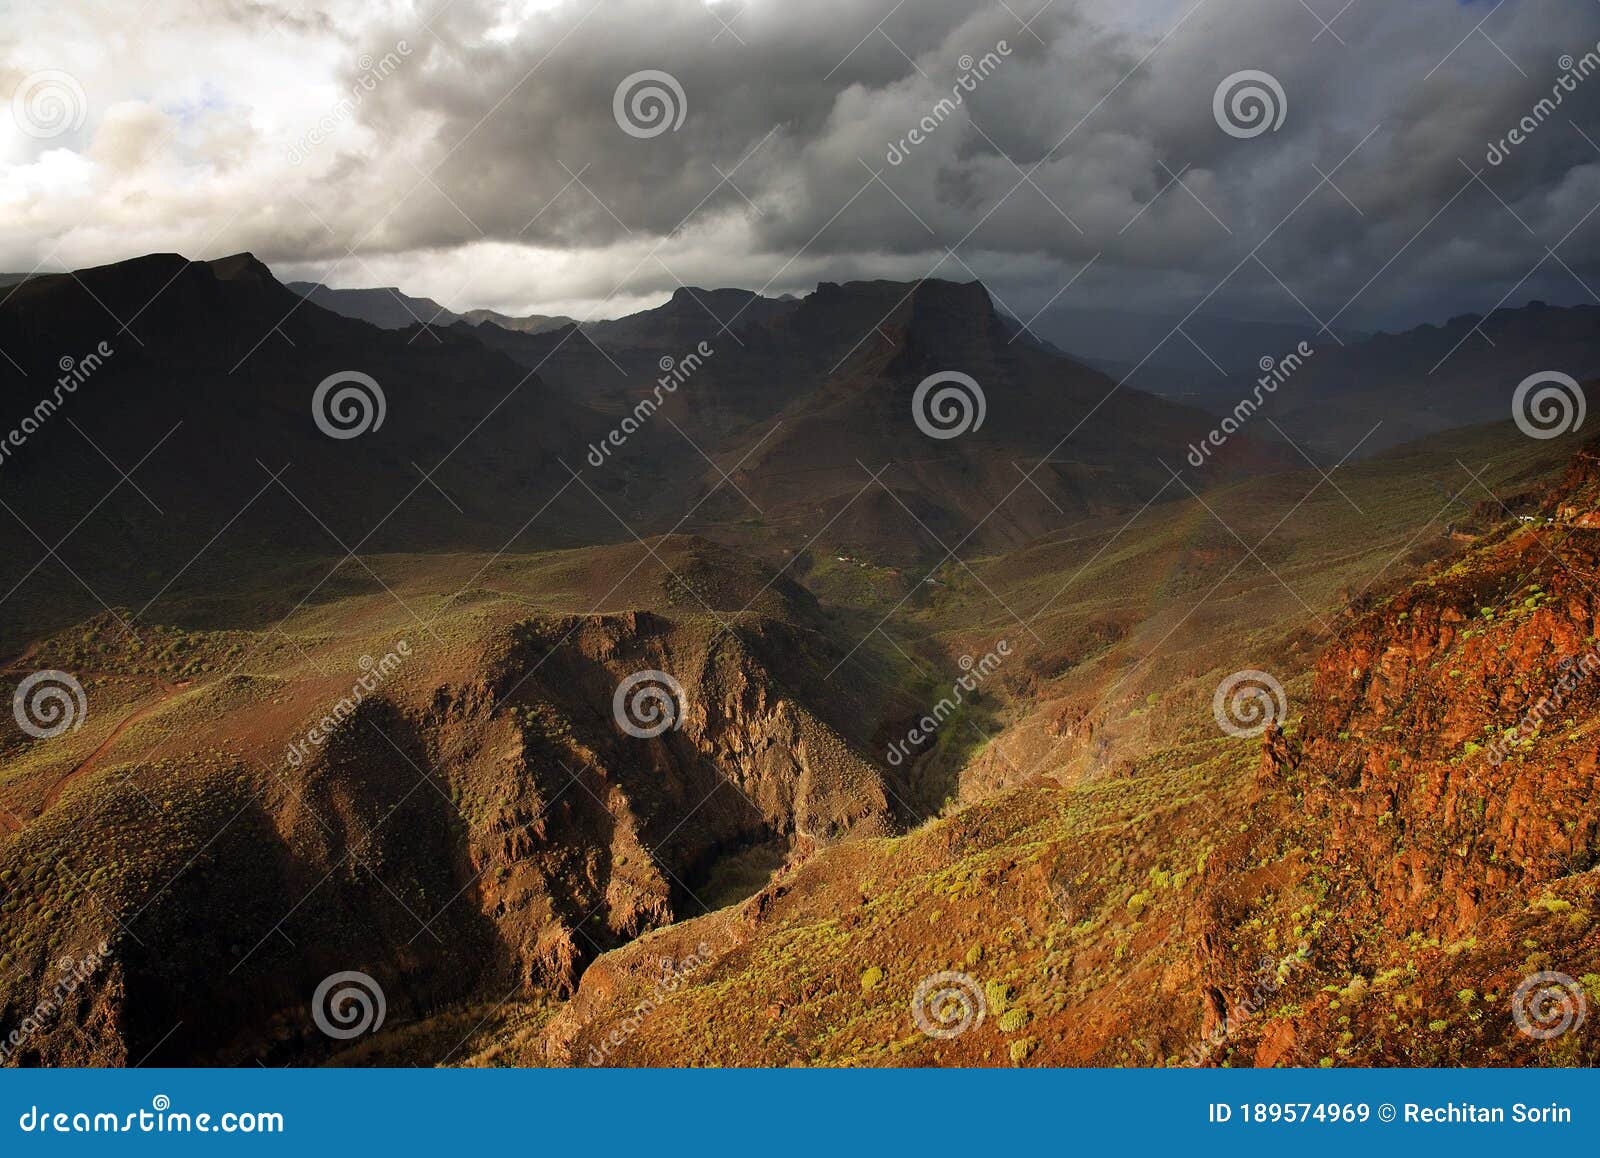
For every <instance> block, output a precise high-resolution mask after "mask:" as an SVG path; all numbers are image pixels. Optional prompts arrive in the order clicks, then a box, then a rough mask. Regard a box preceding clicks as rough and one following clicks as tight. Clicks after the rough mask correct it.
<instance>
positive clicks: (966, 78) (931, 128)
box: [884, 40, 1011, 165]
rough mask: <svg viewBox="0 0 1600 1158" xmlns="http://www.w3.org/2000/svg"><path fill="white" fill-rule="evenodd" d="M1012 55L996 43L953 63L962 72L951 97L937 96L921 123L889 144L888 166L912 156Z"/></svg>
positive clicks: (951, 88)
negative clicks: (981, 52)
mask: <svg viewBox="0 0 1600 1158" xmlns="http://www.w3.org/2000/svg"><path fill="white" fill-rule="evenodd" d="M1010 55H1011V45H1010V44H1008V43H1006V42H1005V41H1004V40H999V41H996V42H995V46H994V49H993V51H990V52H986V53H984V54H983V55H982V56H980V57H978V59H976V60H974V59H973V58H972V55H971V54H970V53H968V54H964V55H962V56H961V58H960V59H958V60H957V61H956V65H957V67H959V68H960V69H961V75H960V76H958V77H956V83H955V84H953V85H951V86H950V95H949V96H947V97H940V98H939V100H938V101H937V102H936V103H935V104H934V106H933V107H932V108H931V109H929V110H928V111H927V113H925V114H924V115H923V117H922V119H921V120H920V121H918V122H917V123H916V124H915V125H913V126H912V127H911V130H910V131H909V132H908V133H906V135H905V136H903V137H901V138H900V139H899V140H898V141H890V142H889V150H888V152H887V153H886V154H885V155H884V160H886V161H888V162H889V164H891V165H899V164H900V163H901V162H902V161H904V160H905V159H906V158H907V157H909V156H910V155H911V150H912V149H914V148H916V147H917V146H918V145H921V144H924V143H925V142H926V141H927V140H928V139H929V138H930V137H932V136H933V134H934V133H935V132H937V131H938V129H939V126H940V125H942V124H944V123H945V121H947V120H949V119H950V117H951V116H952V115H954V113H955V111H956V110H957V109H958V108H960V107H961V106H962V105H963V104H965V103H966V98H967V94H968V93H972V92H976V91H977V89H978V83H979V82H980V81H984V80H988V79H989V77H990V76H992V75H993V74H994V71H995V70H996V69H997V68H999V67H1000V65H1001V64H1002V63H1003V62H1004V60H1005V59H1006V57H1008V56H1010Z"/></svg>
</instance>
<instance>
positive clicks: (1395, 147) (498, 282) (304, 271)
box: [0, 0, 1600, 332]
mask: <svg viewBox="0 0 1600 1158" xmlns="http://www.w3.org/2000/svg"><path fill="white" fill-rule="evenodd" d="M136 9H137V6H128V5H120V4H118V5H113V4H101V3H90V2H88V0H66V2H64V3H62V4H58V5H54V6H50V7H49V8H48V9H46V8H43V7H41V8H40V9H39V10H37V11H29V12H24V13H18V14H16V15H15V17H14V18H8V23H9V24H10V25H11V31H10V35H11V36H12V37H13V38H14V39H13V40H12V41H11V42H10V43H7V44H3V45H0V83H3V85H4V88H5V90H6V91H7V92H12V93H16V94H17V98H18V99H16V100H14V101H13V102H12V117H11V118H10V121H9V122H7V129H8V130H9V132H8V133H7V135H6V137H5V145H4V149H3V152H0V159H3V170H0V204H3V206H4V209H5V212H4V214H3V219H0V264H3V265H4V266H5V267H7V268H9V269H13V270H17V271H26V270H29V269H33V268H35V267H42V268H47V269H48V268H61V267H64V266H77V265H84V264H92V263H97V262H104V261H112V260H117V259H120V258H124V257H128V256H132V255H133V254H136V253H141V252H148V251H151V250H174V251H178V252H182V253H184V254H187V255H189V256H192V257H207V256H216V255H219V254H222V253H227V252H234V251H238V250H243V249H249V250H252V251H254V252H255V253H256V254H257V255H258V256H260V257H262V258H263V259H264V260H266V261H268V262H269V263H270V264H272V265H273V266H274V268H275V269H277V270H278V271H279V272H280V274H283V275H285V276H306V277H316V278H323V279H326V280H328V281H329V282H330V283H332V284H335V285H370V284H399V285H400V286H402V287H403V288H404V289H406V290H407V291H409V292H412V293H418V294H426V295H429V296H433V297H435V298H437V299H438V300H440V301H441V302H443V303H445V304H446V305H449V306H451V307H453V308H457V309H465V308H470V307H475V306H489V307H494V308H499V309H506V310H513V311H537V312H567V313H576V314H578V315H580V316H608V315H615V314H618V313H622V312H626V311H627V310H628V309H631V308H636V307H638V306H641V305H647V304H653V303H655V302H658V301H660V300H662V299H663V298H664V297H665V296H666V295H667V294H669V293H670V292H671V291H672V290H673V289H675V288H677V286H678V285H680V284H691V285H717V286H723V285H737V286H744V287H748V288H752V289H765V290H766V291H768V292H771V293H778V292H790V291H804V290H806V289H808V288H809V287H810V286H812V285H814V284H815V283H816V282H817V281H818V280H843V279H849V278H862V277H889V278H913V277H920V276H925V275H932V276H938V277H949V278H955V279H959V280H966V279H970V278H973V277H981V278H982V279H983V280H984V281H985V282H986V284H988V285H989V286H990V288H991V289H992V290H993V292H994V293H995V294H996V296H997V297H998V298H999V299H1000V301H1001V303H1002V304H1003V305H1004V306H1006V307H1007V308H1009V309H1011V310H1012V311H1013V312H1015V313H1017V314H1018V315H1020V316H1021V317H1023V318H1027V317H1029V316H1031V314H1032V313H1033V312H1034V311H1035V310H1038V309H1039V308H1040V307H1042V306H1044V305H1045V304H1046V303H1047V302H1054V303H1055V304H1058V305H1072V304H1091V305H1098V306H1103V305H1106V304H1118V305H1121V306H1125V307H1127V308H1132V309H1144V310H1151V311H1163V312H1176V313H1182V312H1185V311H1188V310H1189V309H1191V308H1193V307H1195V306H1197V305H1200V304H1202V303H1204V308H1206V309H1208V310H1221V311H1224V312H1232V313H1239V314H1250V315H1254V316H1261V317H1275V318H1284V319H1307V318H1310V317H1315V318H1316V319H1317V320H1318V322H1319V324H1320V323H1323V322H1327V323H1330V324H1331V325H1332V327H1333V329H1334V330H1335V332H1338V331H1339V329H1340V328H1341V327H1360V328H1371V327H1376V326H1394V325H1400V324H1407V323H1410V322H1414V321H1418V320H1425V319H1431V318H1438V317H1442V316H1443V315H1444V314H1446V313H1449V312H1453V311H1460V310H1465V309H1478V310H1483V309H1487V308H1490V307H1492V306H1494V305H1496V304H1497V303H1498V301H1499V300H1500V299H1501V298H1502V297H1509V299H1510V300H1512V301H1521V300H1526V299H1528V298H1531V297H1536V296H1542V297H1546V298H1549V299H1550V300H1553V301H1563V302H1566V301H1592V300H1600V298H1597V297H1596V296H1595V292H1594V290H1592V289H1591V288H1590V287H1591V286H1600V214H1596V213H1595V207H1596V206H1597V204H1600V69H1596V70H1595V71H1594V72H1593V73H1590V74H1588V75H1582V74H1583V73H1584V70H1585V67H1586V66H1585V63H1584V62H1585V59H1586V58H1587V60H1588V61H1589V62H1590V63H1591V64H1593V63H1596V62H1600V47H1597V42H1600V4H1596V3H1591V2H1555V0H1505V2H1503V3H1499V4H1494V3H1487V2H1485V3H1465V4H1463V3H1457V2H1454V0H1414V2H1411V3H1406V4H1380V3H1376V2H1373V0H1353V2H1352V3H1348V4H1343V6H1342V7H1341V3H1340V2H1336V0H1307V2H1306V3H1304V4H1302V3H1301V2H1300V0H1198V2H1196V0H1186V2H1181V3H1179V2H1166V0H1142V2H1139V3H1120V4H1119V3H1114V2H1112V0H1053V2H1050V3H1041V0H1005V2H1004V3H1001V2H999V0H995V2H994V3H982V2H979V3H971V2H969V3H953V2H947V0H902V2H901V3H898V4H896V3H895V2H894V0H812V2H808V3H804V4H800V3H794V2H792V0H748V2H747V3H740V2H738V0H730V2H728V3H720V4H706V3H703V2H702V0H599V2H598V3H596V2H595V0H564V2H560V3H553V4H552V3H533V4H519V3H516V2H515V0H496V2H480V0H428V2H427V3H424V4H421V5H416V6H412V5H408V4H396V5H389V6H382V5H377V6H375V5H371V4H359V5H357V4H351V5H343V6H340V5H334V6H331V7H330V6H327V5H313V4H303V5H294V4H290V5H278V4H270V3H243V2H225V0H210V2H205V3H188V4H176V3H165V2H163V0H154V2H153V3H152V4H151V5H150V6H149V9H148V11H147V12H144V13H139V12H137V11H136ZM324 13H326V14H325V15H324ZM1240 73H1252V74H1266V76H1267V77H1268V78H1269V79H1270V81H1271V84H1270V85H1264V84H1263V83H1261V82H1251V81H1250V80H1249V79H1248V78H1246V79H1244V80H1239V81H1235V84H1236V85H1237V84H1244V85H1246V87H1255V88H1256V89H1257V90H1258V91H1260V92H1262V93H1264V94H1265V96H1266V99H1267V103H1268V105H1269V106H1270V107H1268V108H1265V109H1261V108H1255V109H1254V110H1252V108H1251V106H1250V105H1249V102H1248V101H1244V102H1243V103H1242V104H1241V105H1239V106H1238V107H1237V108H1232V107H1231V106H1230V105H1229V104H1228V102H1227V101H1226V100H1224V102H1223V104H1222V106H1221V109H1222V111H1223V113H1224V114H1227V115H1226V116H1224V117H1223V118H1222V119H1223V120H1225V119H1227V118H1228V116H1232V115H1234V114H1238V115H1239V116H1240V117H1243V118H1246V120H1244V121H1241V123H1232V122H1230V125H1224V124H1223V123H1222V120H1219V115H1218V109H1217V107H1216V106H1215V99H1214V98H1216V97H1217V94H1218V91H1219V87H1220V86H1223V85H1224V83H1225V82H1226V81H1227V80H1228V78H1230V77H1235V76H1236V74H1240ZM45 74H48V75H49V76H50V77H56V76H57V74H60V75H61V76H64V77H65V78H67V80H65V81H61V82H59V83H60V84H61V85H62V88H61V91H60V93H59V94H58V95H59V96H60V97H61V99H63V100H65V101H66V102H67V112H68V114H69V115H68V116H67V118H66V122H65V127H62V126H61V125H60V124H57V123H52V124H45V125H41V124H39V123H33V124H30V123H29V117H30V116H36V115H42V114H37V113H35V112H31V111H30V106H29V104H28V102H27V101H26V100H25V99H24V97H25V96H26V93H25V91H24V90H25V89H26V88H27V86H28V84H29V83H30V81H32V82H33V83H34V84H35V86H37V84H38V83H39V82H38V81H37V80H36V79H35V78H37V77H39V76H40V75H45ZM640 74H645V75H642V76H641V75H640ZM629 78H635V79H634V82H633V83H634V87H635V88H637V87H638V86H641V85H642V86H644V88H646V89H653V90H654V91H655V93H656V95H657V96H659V97H660V98H661V100H660V101H658V102H655V103H652V101H651V99H650V96H649V94H648V93H646V94H644V95H641V96H639V97H638V100H637V101H634V102H630V101H629V100H628V97H629V95H630V93H631V92H632V91H633V90H630V89H626V88H624V89H622V92H621V101H620V103H619V87H620V86H624V84H625V82H627V81H628V79H629ZM74 85H75V86H76V88H74ZM1279 93H1281V97H1280V96H1279ZM1556 94H1559V101H1557V98H1556ZM1223 95H1224V97H1226V95H1227V91H1226V90H1224V94H1223ZM1541 101H1543V102H1545V103H1544V104H1541ZM1252 111H1254V112H1256V113H1258V114H1262V115H1264V116H1265V117H1266V118H1267V122H1266V123H1265V124H1264V125H1263V124H1261V123H1259V122H1253V123H1252V122H1248V120H1247V118H1248V116H1249V114H1250V113H1251V112H1252ZM1280 114H1281V124H1278V125H1277V127H1275V128H1274V127H1272V126H1273V125H1275V124H1277V118H1278V116H1279V115H1280ZM652 116H655V117H665V121H653V120H651V119H650V118H651V117H652ZM680 116H681V121H680V120H679V118H680ZM1230 126H1231V128H1232V129H1233V131H1231V132H1230V131H1229V127H1230ZM41 128H43V129H44V130H45V131H44V132H41V131H40V130H41ZM1256 129H1261V130H1262V131H1259V132H1257V131H1255V130H1256ZM1513 137H1515V138H1516V140H1513ZM1552 250H1553V252H1551V251H1552ZM1086 267H1087V272H1084V271H1085V269H1086ZM1075 277H1076V278H1077V280H1076V281H1074V280H1073V279H1074V278H1075ZM1069 282H1070V283H1071V284H1070V286H1069ZM1063 287H1067V288H1065V289H1064V288H1063Z"/></svg>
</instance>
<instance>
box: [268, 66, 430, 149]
mask: <svg viewBox="0 0 1600 1158" xmlns="http://www.w3.org/2000/svg"><path fill="white" fill-rule="evenodd" d="M410 55H411V45H410V44H409V43H408V42H407V41H404V40H397V41H395V45H394V48H392V49H390V50H389V51H388V52H386V53H384V54H383V55H382V56H381V57H379V58H378V59H377V60H373V59H372V57H371V55H370V54H368V53H362V54H361V58H360V59H359V60H358V61H357V62H356V64H357V66H358V67H359V68H360V69H361V75H360V76H358V77H356V79H355V81H354V82H352V83H351V85H350V88H349V89H348V91H346V93H345V95H344V96H342V97H340V98H339V100H338V102H337V103H336V104H335V105H334V106H333V107H332V108H331V109H329V110H328V111H327V112H325V113H323V114H322V116H320V117H318V118H317V123H316V124H314V125H312V126H311V127H310V128H309V129H307V130H306V131H305V132H303V133H301V134H300V138H299V139H298V140H297V141H295V143H294V144H292V145H290V146H289V149H288V151H287V153H286V154H285V156H287V157H288V159H289V163H290V164H291V165H298V164H300V163H301V162H302V161H304V160H305V159H306V157H307V155H308V154H309V153H310V152H311V150H312V149H315V148H316V147H317V146H319V145H321V144H322V143H323V142H325V141H326V140H327V139H328V138H329V137H331V136H333V135H334V133H336V132H338V130H339V127H340V126H341V125H344V124H346V123H348V122H349V121H350V120H351V119H353V118H354V117H355V115H356V110H357V109H359V108H360V107H361V102H362V101H364V100H366V99H367V96H368V94H369V93H371V92H372V91H373V90H374V89H376V88H377V87H378V85H379V84H380V83H381V82H383V81H385V80H387V79H388V78H389V77H390V76H392V75H394V73H395V72H396V71H397V70H398V69H399V68H400V65H401V64H402V63H403V62H404V61H405V59H406V57H408V56H410Z"/></svg>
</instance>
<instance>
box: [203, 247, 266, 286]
mask: <svg viewBox="0 0 1600 1158" xmlns="http://www.w3.org/2000/svg"><path fill="white" fill-rule="evenodd" d="M205 264H206V265H208V266H210V267H211V272H212V273H213V274H215V275H216V278H217V280H218V281H251V282H267V281H276V280H277V278H275V277H273V276H272V270H270V269H268V268H267V265H266V263H265V262H263V261H262V260H261V259H260V258H258V257H256V255H255V254H253V253H248V252H246V253H235V254H230V255H229V256H227V257H218V258H215V259H213V260H211V261H208V262H206V263H205Z"/></svg>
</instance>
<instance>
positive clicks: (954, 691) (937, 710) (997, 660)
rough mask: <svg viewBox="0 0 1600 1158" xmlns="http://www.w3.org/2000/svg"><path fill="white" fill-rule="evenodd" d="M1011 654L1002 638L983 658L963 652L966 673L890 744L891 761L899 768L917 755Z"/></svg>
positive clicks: (1009, 648)
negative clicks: (948, 692) (976, 657)
mask: <svg viewBox="0 0 1600 1158" xmlns="http://www.w3.org/2000/svg"><path fill="white" fill-rule="evenodd" d="M1010 655H1011V641H1010V640H1008V639H1002V640H1000V641H999V642H998V643H996V644H995V645H994V649H993V650H991V651H989V652H986V653H985V654H984V656H983V657H982V658H981V659H973V658H972V657H971V656H970V655H964V656H962V657H961V660H960V667H961V670H962V672H963V673H965V674H963V675H960V676H957V677H956V679H955V681H954V682H953V683H951V685H950V694H949V695H947V696H941V697H940V699H939V702H938V703H936V704H934V705H933V708H932V709H931V710H930V711H929V712H928V714H927V715H925V716H923V717H922V719H920V720H918V721H917V722H916V723H915V724H913V725H912V726H911V728H910V730H909V731H907V732H906V738H905V739H904V740H896V741H894V743H892V744H890V745H889V751H888V753H887V754H886V759H888V761H889V763H890V764H892V765H894V766H895V767H896V768H898V767H899V766H900V765H901V764H902V763H904V762H905V759H906V757H907V756H913V755H915V754H916V752H917V750H918V749H920V748H921V747H922V745H924V744H926V743H927V742H928V741H929V740H931V739H933V737H934V735H935V734H936V733H937V732H938V731H939V729H940V728H941V727H943V726H944V722H945V721H946V720H948V719H949V718H950V717H951V716H953V715H955V714H956V712H957V710H959V709H960V707H961V705H962V704H964V703H966V702H967V697H968V696H970V695H972V694H973V693H974V692H976V691H977V690H978V689H979V688H980V687H981V686H983V683H984V681H985V680H987V679H988V678H989V677H990V676H992V675H993V674H994V673H995V672H997V671H999V670H1000V667H1001V665H1002V664H1004V663H1005V661H1006V659H1007V657H1009V656H1010Z"/></svg>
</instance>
